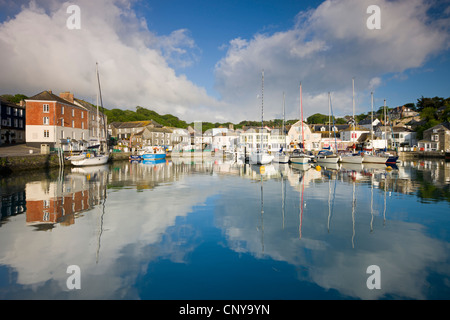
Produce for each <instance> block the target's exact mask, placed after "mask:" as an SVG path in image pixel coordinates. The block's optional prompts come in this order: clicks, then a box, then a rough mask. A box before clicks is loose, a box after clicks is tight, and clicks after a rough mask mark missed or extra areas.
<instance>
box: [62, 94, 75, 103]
mask: <svg viewBox="0 0 450 320" xmlns="http://www.w3.org/2000/svg"><path fill="white" fill-rule="evenodd" d="M59 97H60V98H63V99H64V100H66V101H69V102H70V103H73V93H70V91H66V92H61V93H60V94H59Z"/></svg>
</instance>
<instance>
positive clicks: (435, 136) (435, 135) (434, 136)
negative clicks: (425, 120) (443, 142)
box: [431, 134, 439, 141]
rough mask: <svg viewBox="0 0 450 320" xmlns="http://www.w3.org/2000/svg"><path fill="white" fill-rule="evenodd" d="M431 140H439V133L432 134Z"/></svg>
mask: <svg viewBox="0 0 450 320" xmlns="http://www.w3.org/2000/svg"><path fill="white" fill-rule="evenodd" d="M431 141H439V135H437V134H433V135H432V136H431Z"/></svg>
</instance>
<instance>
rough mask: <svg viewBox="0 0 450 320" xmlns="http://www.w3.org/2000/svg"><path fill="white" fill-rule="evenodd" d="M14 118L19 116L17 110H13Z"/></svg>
mask: <svg viewBox="0 0 450 320" xmlns="http://www.w3.org/2000/svg"><path fill="white" fill-rule="evenodd" d="M13 116H17V108H14V109H13Z"/></svg>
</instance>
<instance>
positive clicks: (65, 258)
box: [0, 158, 450, 300]
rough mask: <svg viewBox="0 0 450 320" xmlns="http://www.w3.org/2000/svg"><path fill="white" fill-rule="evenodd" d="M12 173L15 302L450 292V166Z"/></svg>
mask: <svg viewBox="0 0 450 320" xmlns="http://www.w3.org/2000/svg"><path fill="white" fill-rule="evenodd" d="M0 182H1V184H0V187H1V189H0V192H1V196H2V198H1V199H2V202H1V214H2V217H1V221H0V299H3V300H7V299H149V300H153V299H158V300H178V299H194V300H195V299H230V300H239V299H249V300H253V299H276V300H297V299H449V298H450V250H449V248H450V246H449V245H450V233H449V230H450V228H449V227H450V210H449V209H450V163H449V162H445V161H440V160H439V161H437V160H434V161H414V162H413V161H411V162H405V163H402V164H401V165H399V166H398V168H394V169H392V170H386V167H385V166H384V165H381V166H380V165H372V166H367V165H363V166H354V165H348V166H342V165H339V166H335V167H325V166H321V167H311V166H298V165H287V164H280V165H278V164H271V165H266V166H263V167H261V166H255V165H250V164H242V163H235V162H233V161H232V160H230V161H222V160H221V159H220V160H218V159H214V158H206V159H200V160H199V161H193V160H191V159H173V160H167V161H166V160H164V161H162V162H157V163H155V162H148V163H146V162H144V163H142V162H140V163H130V162H128V161H123V162H114V163H113V164H109V165H105V166H98V167H90V168H88V167H86V168H74V169H70V168H67V169H66V170H64V171H60V170H54V171H50V172H38V171H37V172H33V173H27V174H23V175H21V174H17V175H15V176H10V177H3V178H1V179H0ZM374 266H375V267H374ZM374 268H375V269H374Z"/></svg>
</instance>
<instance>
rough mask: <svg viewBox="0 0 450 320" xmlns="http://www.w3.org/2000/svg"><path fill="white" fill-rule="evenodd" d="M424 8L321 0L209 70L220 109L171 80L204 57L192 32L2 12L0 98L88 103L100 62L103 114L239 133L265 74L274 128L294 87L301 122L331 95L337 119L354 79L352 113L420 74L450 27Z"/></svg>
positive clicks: (41, 4)
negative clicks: (129, 112) (68, 95)
mask: <svg viewBox="0 0 450 320" xmlns="http://www.w3.org/2000/svg"><path fill="white" fill-rule="evenodd" d="M429 3H430V2H429V1H426V0H407V1H406V0H399V1H388V0H370V1H353V0H340V1H336V0H327V1H324V2H323V3H322V4H321V5H320V6H319V7H317V8H314V9H310V10H309V11H303V12H300V13H298V14H297V16H296V23H295V25H293V27H292V28H291V29H289V30H285V31H283V32H277V33H273V34H256V35H254V37H253V38H251V39H244V38H239V37H238V38H235V39H231V40H230V41H229V44H228V48H227V51H226V54H225V56H224V57H223V58H222V59H221V60H220V61H218V62H217V64H216V67H215V71H214V72H215V89H216V91H217V92H218V93H219V95H220V97H221V98H220V99H221V100H218V99H217V98H215V97H213V96H211V95H210V94H209V93H208V92H207V91H206V89H205V88H203V87H200V86H198V85H196V84H195V83H193V82H192V81H191V80H190V79H188V78H187V77H186V76H185V75H183V74H179V73H177V71H176V70H183V68H185V67H189V66H192V65H193V64H196V63H198V61H199V59H200V58H201V57H202V56H203V55H204V54H207V53H204V52H202V48H200V47H198V46H197V44H196V42H195V40H194V39H193V38H192V36H191V34H190V32H189V30H188V29H178V30H173V31H172V32H171V33H169V34H166V35H157V34H155V33H154V32H152V31H151V30H149V29H148V27H147V22H146V20H145V19H144V18H142V17H138V15H137V14H136V12H135V11H134V10H133V8H132V5H131V4H132V0H115V1H107V0H98V1H88V0H80V1H78V2H77V5H78V6H79V7H80V9H81V29H80V30H69V29H68V28H66V20H67V18H68V17H69V15H68V14H67V12H66V9H67V7H68V6H69V5H70V4H72V3H71V2H62V1H57V0H40V1H31V2H30V3H28V1H25V0H21V1H17V2H14V4H13V5H11V3H7V4H5V3H3V2H0V5H2V8H6V9H7V12H8V14H10V12H14V11H15V12H18V13H17V14H16V15H15V16H14V15H12V18H9V19H8V20H6V21H5V22H3V23H2V24H0V48H1V50H0V70H1V78H0V88H1V90H2V92H0V93H19V92H20V93H24V94H27V95H33V94H36V93H38V92H40V91H42V90H47V89H51V90H53V91H54V92H60V91H68V90H70V91H72V92H74V94H75V95H76V96H77V97H80V98H84V99H86V100H88V101H91V102H95V87H96V84H95V62H98V63H99V68H100V75H101V81H102V90H103V97H104V105H105V107H107V108H113V107H119V108H134V107H135V106H136V105H141V106H144V107H147V108H149V109H154V110H156V111H157V112H160V113H172V114H175V115H177V116H179V117H181V118H183V119H185V120H188V121H198V120H203V121H223V120H224V119H226V120H231V121H234V122H238V121H240V120H244V119H248V120H257V119H259V117H260V115H261V100H260V99H257V98H256V95H258V94H260V93H261V81H260V79H261V70H263V69H264V72H265V87H264V118H265V119H270V118H274V117H281V113H282V99H283V98H282V97H283V92H285V93H286V118H287V119H292V118H298V113H299V110H298V109H299V83H300V82H302V84H303V105H304V114H305V115H311V114H313V113H316V112H321V113H327V112H328V104H327V99H326V98H324V97H326V95H327V92H329V91H330V92H331V93H332V97H333V110H334V113H335V115H345V114H349V113H350V112H351V110H352V108H351V96H352V93H351V79H352V78H353V77H355V81H356V90H357V94H356V97H357V106H359V105H360V104H359V103H361V101H362V100H363V99H364V100H366V99H367V98H368V96H369V92H366V91H365V90H369V89H370V90H374V88H377V87H380V86H384V85H385V82H386V78H385V77H386V75H389V78H390V79H393V78H394V77H398V76H399V75H401V74H402V73H404V72H405V71H408V70H411V69H414V68H419V67H421V66H423V65H424V63H425V62H426V61H427V60H428V59H429V58H430V57H431V56H432V55H434V54H438V53H441V52H442V50H443V49H446V48H447V47H448V40H449V37H448V25H449V24H448V23H446V22H448V20H445V19H440V20H435V19H434V20H431V19H429V17H428V16H427V10H428V9H429V6H430V4H429ZM373 4H375V5H378V6H379V7H380V8H381V30H369V29H368V28H367V27H366V20H367V18H368V17H369V15H368V14H367V13H366V9H367V6H368V5H373ZM430 20H431V21H430ZM446 46H447V47H446ZM375 95H376V92H375ZM361 111H364V110H361ZM357 112H359V110H357Z"/></svg>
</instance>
